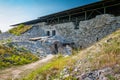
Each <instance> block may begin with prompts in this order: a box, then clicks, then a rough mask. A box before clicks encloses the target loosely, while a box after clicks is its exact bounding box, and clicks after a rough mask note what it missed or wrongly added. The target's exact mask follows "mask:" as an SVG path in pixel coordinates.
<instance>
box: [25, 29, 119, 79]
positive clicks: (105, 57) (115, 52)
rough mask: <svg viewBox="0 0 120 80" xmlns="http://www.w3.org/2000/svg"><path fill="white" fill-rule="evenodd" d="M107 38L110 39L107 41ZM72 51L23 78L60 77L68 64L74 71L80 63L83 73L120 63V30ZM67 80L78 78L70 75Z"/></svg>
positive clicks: (109, 76) (112, 77)
mask: <svg viewBox="0 0 120 80" xmlns="http://www.w3.org/2000/svg"><path fill="white" fill-rule="evenodd" d="M106 40H108V41H107V42H106ZM72 52H73V55H72V56H69V57H62V56H60V57H56V58H54V59H53V60H52V61H51V62H48V63H47V64H44V65H43V66H42V67H40V68H38V69H36V70H35V71H33V72H32V73H30V74H29V75H28V76H26V77H25V78H23V80H47V78H48V77H49V80H53V79H55V78H57V79H59V77H60V75H59V72H60V71H61V70H62V69H63V68H64V67H66V66H68V67H69V69H70V72H72V70H74V69H73V66H74V65H79V64H80V65H81V66H80V67H79V70H80V72H79V74H82V73H84V72H88V71H92V70H96V69H102V68H104V67H112V66H114V65H116V64H119V65H120V30H118V31H116V32H114V33H113V34H111V35H109V36H107V37H106V38H104V39H102V40H101V41H99V42H97V43H95V44H94V45H93V46H91V47H89V48H87V49H84V50H73V51H72ZM76 53H77V54H76ZM78 60H79V61H80V63H77V64H76V63H75V62H76V61H78ZM74 67H75V66H74ZM118 70H119V69H116V70H115V71H116V73H118ZM107 77H108V78H109V80H116V78H114V76H111V75H108V76H107ZM65 80H76V78H74V77H72V76H68V77H67V78H66V79H65Z"/></svg>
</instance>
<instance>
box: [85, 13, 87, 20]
mask: <svg viewBox="0 0 120 80" xmlns="http://www.w3.org/2000/svg"><path fill="white" fill-rule="evenodd" d="M85 20H87V11H85Z"/></svg>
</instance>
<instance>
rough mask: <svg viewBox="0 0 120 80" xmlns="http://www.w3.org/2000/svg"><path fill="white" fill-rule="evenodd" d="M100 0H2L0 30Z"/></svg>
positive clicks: (0, 4)
mask: <svg viewBox="0 0 120 80" xmlns="http://www.w3.org/2000/svg"><path fill="white" fill-rule="evenodd" d="M96 1H99V0H0V30H2V31H3V32H4V31H7V30H8V29H10V28H11V27H10V25H13V24H16V23H20V22H24V21H29V20H33V19H36V18H38V17H40V16H44V15H47V14H51V13H55V12H59V11H63V10H66V9H70V8H74V7H78V6H82V5H85V4H89V3H93V2H96Z"/></svg>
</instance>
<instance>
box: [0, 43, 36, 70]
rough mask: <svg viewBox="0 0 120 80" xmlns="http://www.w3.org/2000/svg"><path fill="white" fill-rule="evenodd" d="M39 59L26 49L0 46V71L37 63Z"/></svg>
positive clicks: (9, 45) (8, 45)
mask: <svg viewBox="0 0 120 80" xmlns="http://www.w3.org/2000/svg"><path fill="white" fill-rule="evenodd" d="M37 60H38V58H37V57H36V56H35V55H33V54H31V53H30V52H29V51H28V50H26V49H25V48H18V47H15V46H13V45H12V44H10V43H9V44H5V45H2V44H0V69H3V68H6V67H11V66H16V65H23V64H28V63H31V62H34V61H37Z"/></svg>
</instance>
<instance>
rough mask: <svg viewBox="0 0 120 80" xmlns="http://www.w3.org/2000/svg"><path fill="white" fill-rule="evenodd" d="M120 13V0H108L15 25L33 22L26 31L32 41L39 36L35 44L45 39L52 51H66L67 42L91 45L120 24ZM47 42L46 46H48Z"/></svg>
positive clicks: (74, 45)
mask: <svg viewBox="0 0 120 80" xmlns="http://www.w3.org/2000/svg"><path fill="white" fill-rule="evenodd" d="M119 16H120V0H105V1H99V2H95V3H92V4H88V5H84V6H80V7H77V8H73V9H69V10H65V11H62V12H58V13H54V14H50V15H46V16H42V17H39V18H37V19H35V20H31V21H27V22H23V23H19V24H15V25H12V26H18V25H20V24H24V25H31V26H32V27H33V28H32V29H31V30H29V31H27V32H26V34H25V35H27V36H30V37H28V39H29V41H31V43H32V42H34V41H36V42H38V41H39V40H40V41H41V42H40V41H39V42H38V43H36V45H38V44H40V45H41V44H43V42H44V40H45V41H46V44H47V43H49V44H47V46H49V47H50V48H49V49H50V50H52V52H51V53H58V52H60V53H64V50H63V47H64V46H65V48H67V47H66V45H69V46H70V47H73V48H75V47H77V48H84V47H88V46H90V45H91V44H93V43H95V42H97V41H99V40H100V39H102V38H103V37H105V36H107V35H108V34H110V33H112V32H114V31H115V30H116V29H118V28H120V17H119ZM31 35H32V36H31ZM46 39H47V40H46ZM51 44H52V45H51ZM47 46H46V47H44V48H46V49H48V47H47ZM42 48H43V47H42ZM49 49H48V50H45V51H49ZM67 49H70V48H69V47H68V48H67ZM36 51H37V50H36ZM61 51H62V52H61ZM38 52H39V51H38ZM49 52H50V51H49Z"/></svg>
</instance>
